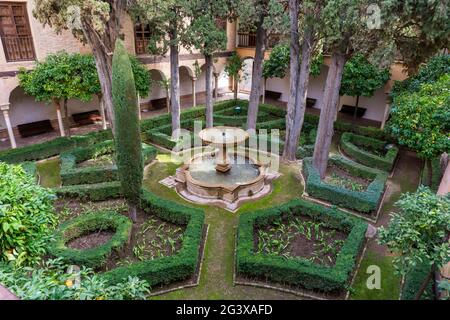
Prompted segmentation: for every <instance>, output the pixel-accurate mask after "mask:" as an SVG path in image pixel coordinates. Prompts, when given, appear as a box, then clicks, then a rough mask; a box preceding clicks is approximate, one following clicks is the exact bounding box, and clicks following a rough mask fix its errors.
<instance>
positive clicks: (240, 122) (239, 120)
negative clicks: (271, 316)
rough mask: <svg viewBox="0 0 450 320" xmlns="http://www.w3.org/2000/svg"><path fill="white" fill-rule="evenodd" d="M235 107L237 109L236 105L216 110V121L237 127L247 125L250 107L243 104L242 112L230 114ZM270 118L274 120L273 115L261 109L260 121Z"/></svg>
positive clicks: (259, 113)
mask: <svg viewBox="0 0 450 320" xmlns="http://www.w3.org/2000/svg"><path fill="white" fill-rule="evenodd" d="M234 109H235V107H232V108H229V109H224V110H220V111H216V112H214V122H220V123H223V124H225V125H226V126H236V127H242V126H245V124H246V122H247V111H248V107H247V106H243V107H242V114H240V115H237V114H232V115H228V113H229V112H231V113H232V111H234ZM270 120H273V115H271V114H269V113H267V112H264V111H261V110H259V112H258V119H257V122H258V123H262V122H267V121H270Z"/></svg>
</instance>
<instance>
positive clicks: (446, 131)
mask: <svg viewBox="0 0 450 320" xmlns="http://www.w3.org/2000/svg"><path fill="white" fill-rule="evenodd" d="M449 88H450V74H445V75H443V76H442V77H441V78H440V79H439V80H438V81H436V82H433V83H424V84H422V85H421V87H420V89H419V91H416V92H410V91H405V92H404V93H402V94H400V95H399V96H396V97H395V99H394V101H393V105H392V110H391V118H390V120H389V121H388V123H387V129H388V130H389V132H390V133H391V134H392V135H394V136H395V137H396V138H397V139H398V141H399V143H400V144H402V145H405V146H407V147H409V148H411V149H413V150H415V151H416V152H417V154H418V155H419V156H420V157H422V158H424V159H432V158H434V157H436V156H439V155H441V154H442V153H444V152H450V125H449V124H450V90H449Z"/></svg>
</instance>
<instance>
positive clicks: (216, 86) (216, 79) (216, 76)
mask: <svg viewBox="0 0 450 320" xmlns="http://www.w3.org/2000/svg"><path fill="white" fill-rule="evenodd" d="M218 97H219V74H218V73H214V100H215V101H216V102H217V98H218Z"/></svg>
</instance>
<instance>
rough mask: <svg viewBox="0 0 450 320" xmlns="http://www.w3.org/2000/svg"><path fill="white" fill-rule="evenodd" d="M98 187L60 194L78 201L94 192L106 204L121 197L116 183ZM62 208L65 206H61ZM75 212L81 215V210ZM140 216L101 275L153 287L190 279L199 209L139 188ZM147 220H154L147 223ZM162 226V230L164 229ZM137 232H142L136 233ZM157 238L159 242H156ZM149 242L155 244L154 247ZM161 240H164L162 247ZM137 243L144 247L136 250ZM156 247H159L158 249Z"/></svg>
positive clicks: (197, 256)
mask: <svg viewBox="0 0 450 320" xmlns="http://www.w3.org/2000/svg"><path fill="white" fill-rule="evenodd" d="M97 186H98V188H97V190H96V188H95V187H96V185H87V186H82V185H80V186H69V187H65V188H68V189H69V188H71V191H70V192H67V190H66V191H65V192H64V191H63V192H60V193H59V194H60V195H65V196H66V198H67V196H68V195H70V197H78V198H79V199H80V200H82V199H83V200H82V201H86V199H90V198H91V197H92V195H93V194H94V195H95V196H94V198H95V201H103V203H106V204H107V205H108V202H109V201H111V200H113V199H116V200H117V198H120V194H121V192H120V186H117V185H116V183H115V182H113V183H103V184H99V185H97ZM63 189H64V188H63ZM74 202H75V201H74V200H71V202H70V203H71V206H72V207H73V206H75V207H81V206H82V205H81V204H79V205H74V204H73V203H74ZM80 202H81V201H80ZM60 205H61V204H60ZM114 205H116V206H118V207H122V208H123V205H121V204H120V202H115V203H114ZM62 207H63V208H64V205H62ZM78 210H79V209H78ZM122 213H125V212H122ZM76 214H78V215H79V217H83V213H82V212H77V213H76ZM139 219H140V221H141V222H140V223H137V224H136V226H139V227H137V228H138V229H137V230H134V231H135V232H134V234H135V235H137V237H136V238H132V239H131V245H130V246H129V247H128V248H126V249H125V251H122V252H118V253H117V252H116V253H114V254H113V255H111V258H110V260H109V261H108V262H107V263H106V267H105V268H104V270H105V272H104V273H102V276H103V277H105V279H106V280H107V281H108V282H111V283H116V282H119V281H121V280H122V279H126V278H128V276H136V277H139V278H141V279H144V280H146V281H147V282H149V284H150V286H152V287H155V286H160V285H167V284H169V283H173V282H180V281H181V282H183V281H187V280H188V279H191V278H192V277H193V276H194V274H195V273H196V270H197V269H198V264H199V259H200V248H201V242H202V241H203V240H202V239H203V234H204V213H203V212H202V211H201V210H198V209H192V208H189V207H185V206H182V205H179V204H177V203H174V202H172V201H168V200H164V199H161V198H159V197H157V196H156V195H154V194H152V193H150V192H148V191H146V190H142V200H141V205H140V212H139ZM144 219H145V220H144ZM150 219H153V221H152V222H149V221H150ZM69 221H70V220H69ZM144 225H145V228H150V229H152V230H156V229H158V228H159V229H160V231H159V232H160V233H159V236H158V234H157V233H155V234H157V235H156V236H154V237H149V236H148V235H149V232H150V233H151V232H152V230H150V229H148V230H146V231H144V229H142V228H143V226H144ZM175 226H176V227H175ZM161 229H164V232H163V231H161ZM175 230H177V231H175ZM139 233H141V234H140V235H139ZM168 234H171V237H172V238H171V239H172V240H174V243H172V244H171V243H170V241H169V240H168V237H167V235H168ZM180 234H182V237H181V236H180ZM157 239H158V240H157ZM181 239H182V241H181V242H180V240H181ZM158 241H160V242H159V243H158ZM152 242H153V244H156V249H155V246H153V245H152ZM161 243H164V245H165V247H163V245H161ZM133 244H136V245H133ZM139 245H141V247H142V248H141V249H143V250H141V249H136V248H138V247H139ZM158 246H160V247H162V248H157V247H158ZM130 250H132V251H130ZM136 250H137V251H136ZM139 250H141V251H140V252H139ZM157 250H160V252H159V254H153V253H158V251H157ZM131 252H132V254H133V258H132V259H128V260H127V257H128V258H131Z"/></svg>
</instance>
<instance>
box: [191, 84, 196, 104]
mask: <svg viewBox="0 0 450 320" xmlns="http://www.w3.org/2000/svg"><path fill="white" fill-rule="evenodd" d="M191 81H192V82H191V84H192V106H193V107H196V106H197V92H196V91H195V84H196V83H197V78H196V77H191Z"/></svg>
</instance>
